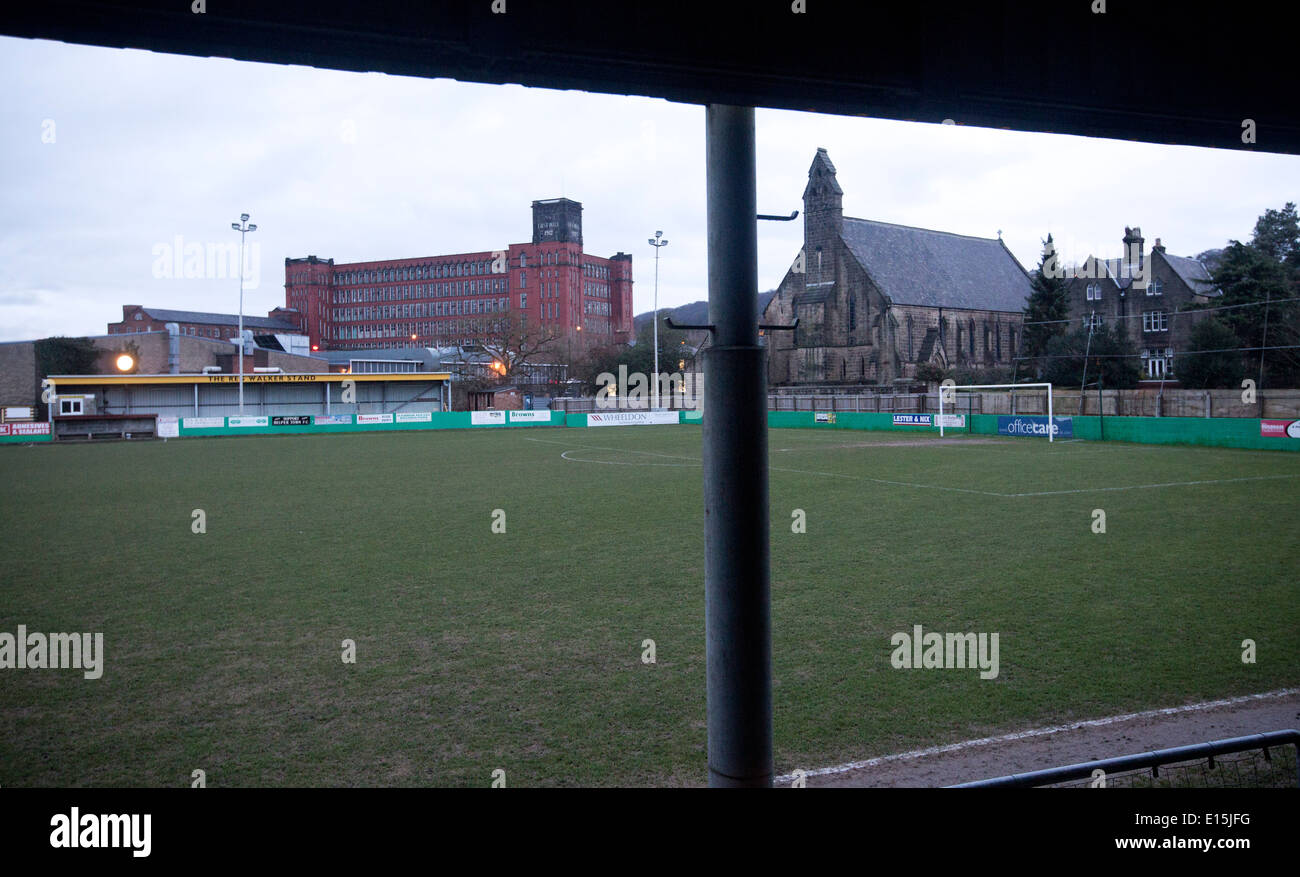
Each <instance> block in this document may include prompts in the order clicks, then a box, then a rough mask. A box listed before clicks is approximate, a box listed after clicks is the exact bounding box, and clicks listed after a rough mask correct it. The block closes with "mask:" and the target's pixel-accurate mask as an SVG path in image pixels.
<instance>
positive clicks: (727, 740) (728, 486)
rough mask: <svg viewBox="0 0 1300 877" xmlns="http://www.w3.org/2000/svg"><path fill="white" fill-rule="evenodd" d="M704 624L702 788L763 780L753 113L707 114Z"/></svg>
mask: <svg viewBox="0 0 1300 877" xmlns="http://www.w3.org/2000/svg"><path fill="white" fill-rule="evenodd" d="M705 135H706V136H705V152H706V180H707V190H708V259H709V322H710V323H711V324H713V325H714V326H715V327H716V330H715V331H716V334H715V336H714V339H713V341H714V343H713V344H712V345H711V346H710V347H709V348H708V349H707V353H706V355H705V359H704V363H705V366H704V379H705V398H706V399H708V400H709V401H708V410H707V411H706V412H705V415H704V429H703V432H704V435H703V439H704V532H705V563H704V568H705V581H704V626H705V642H706V646H705V651H706V655H707V676H708V728H709V752H708V755H709V785H710V786H712V787H715V788H719V787H760V788H769V787H771V785H772V774H773V770H772V767H773V764H772V630H771V611H770V599H769V589H770V583H769V575H770V569H769V550H770V546H769V544H768V535H769V534H768V493H767V466H768V459H767V411H766V396H767V374H766V371H765V368H764V366H765V348H763V347H760V346H759V344H758V308H757V296H758V222H757V219H756V218H755V217H756V216H757V212H758V211H757V200H756V194H755V193H756V185H757V177H756V173H757V170H756V169H757V165H756V162H755V153H754V110H753V108H752V107H732V106H723V105H717V104H710V105H709V106H708V107H707V108H706V109H705Z"/></svg>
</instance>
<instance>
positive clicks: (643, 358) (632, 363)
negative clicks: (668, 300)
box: [578, 308, 695, 385]
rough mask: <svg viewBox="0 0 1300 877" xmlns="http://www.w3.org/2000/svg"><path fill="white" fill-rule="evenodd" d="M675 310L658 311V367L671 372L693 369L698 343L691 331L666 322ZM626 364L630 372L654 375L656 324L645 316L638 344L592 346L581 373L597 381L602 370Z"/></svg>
mask: <svg viewBox="0 0 1300 877" xmlns="http://www.w3.org/2000/svg"><path fill="white" fill-rule="evenodd" d="M671 313H672V311H671V309H669V308H664V309H662V310H660V311H659V321H660V322H659V371H660V373H662V374H672V373H674V372H679V371H682V369H683V368H685V369H686V370H688V371H689V370H691V369H692V368H693V366H694V363H695V347H694V345H692V344H691V340H690V337H689V334H688V333H687V332H684V331H682V330H680V329H669V328H668V327H667V326H665V325H664V324H663V318H664V317H665V316H668V315H670V314H671ZM620 365H621V366H624V367H625V368H626V369H627V372H628V374H635V373H636V372H640V373H642V374H644V375H651V374H653V372H654V368H655V356H654V325H653V323H652V321H650V320H646V321H645V322H643V323H642V324H641V326H639V327H638V328H637V333H636V344H634V345H631V346H628V345H625V344H618V345H612V346H609V347H604V348H596V349H593V350H592V351H591V353H590V355H589V356H588V358H587V361H586V362H585V363H583V364H582V370H581V372H579V373H578V374H579V376H580V377H582V378H583V379H584V380H585V381H587V382H588V383H589V384H593V385H594V384H597V383H599V381H598V380H597V378H599V377H600V375H601V374H606V373H608V374H612V375H617V374H618V369H619V366H620Z"/></svg>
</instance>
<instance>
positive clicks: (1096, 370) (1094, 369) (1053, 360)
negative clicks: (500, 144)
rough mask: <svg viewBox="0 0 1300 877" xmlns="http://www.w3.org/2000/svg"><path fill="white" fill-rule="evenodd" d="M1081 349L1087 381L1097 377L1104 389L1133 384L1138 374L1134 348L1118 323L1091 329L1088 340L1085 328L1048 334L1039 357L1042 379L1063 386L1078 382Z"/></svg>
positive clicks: (1082, 374)
mask: <svg viewBox="0 0 1300 877" xmlns="http://www.w3.org/2000/svg"><path fill="white" fill-rule="evenodd" d="M1085 351H1086V352H1087V362H1086V380H1087V382H1088V383H1089V384H1092V383H1095V382H1096V381H1097V379H1098V378H1100V379H1101V382H1102V386H1104V387H1105V388H1106V389H1108V390H1124V389H1130V388H1132V387H1136V386H1137V384H1138V380H1139V379H1140V378H1141V376H1142V370H1141V368H1140V367H1139V366H1138V362H1137V358H1136V357H1137V350H1136V349H1135V348H1134V347H1133V342H1132V341H1131V340H1130V339H1129V337H1128V335H1127V334H1126V333H1125V332H1124V331H1123V330H1122V329H1120V328H1119V327H1118V326H1103V327H1101V328H1097V329H1093V330H1092V339H1091V341H1090V340H1089V339H1088V330H1087V329H1086V328H1083V329H1076V330H1075V331H1073V332H1070V333H1068V334H1063V335H1058V336H1056V337H1055V338H1052V339H1051V340H1050V341H1049V342H1048V343H1047V351H1046V354H1045V355H1044V357H1043V375H1044V380H1047V381H1050V382H1051V383H1053V384H1056V385H1059V386H1061V387H1064V388H1071V387H1078V386H1080V385H1081V384H1082V383H1083V382H1084V380H1085V361H1084V352H1085Z"/></svg>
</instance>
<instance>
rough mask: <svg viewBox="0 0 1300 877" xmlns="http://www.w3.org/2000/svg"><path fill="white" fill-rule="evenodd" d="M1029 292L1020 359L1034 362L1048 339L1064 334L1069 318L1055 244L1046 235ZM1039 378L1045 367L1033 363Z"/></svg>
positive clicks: (1062, 272) (1065, 288) (1064, 285)
mask: <svg viewBox="0 0 1300 877" xmlns="http://www.w3.org/2000/svg"><path fill="white" fill-rule="evenodd" d="M1030 285H1031V286H1032V287H1033V292H1031V293H1030V294H1029V300H1028V302H1026V304H1025V325H1024V329H1023V330H1022V332H1021V341H1020V351H1019V355H1020V356H1021V357H1027V358H1030V359H1034V358H1036V357H1040V356H1042V355H1043V354H1044V353H1046V352H1047V348H1048V346H1049V345H1050V343H1051V341H1052V339H1054V338H1059V337H1061V336H1062V335H1064V334H1065V332H1066V329H1067V327H1068V326H1069V324H1068V323H1066V322H1064V321H1065V320H1067V319H1068V318H1069V316H1070V302H1069V298H1068V296H1067V287H1066V282H1065V272H1064V271H1063V270H1062V268H1061V264H1060V261H1059V259H1058V257H1057V253H1056V245H1055V244H1054V243H1052V236H1051V235H1050V234H1049V235H1048V236H1047V240H1046V241H1044V242H1043V255H1042V257H1041V258H1040V259H1039V260H1038V267H1037V268H1036V269H1035V270H1034V273H1033V274H1032V275H1031V276H1030ZM1031 367H1033V368H1035V369H1036V370H1037V372H1038V373H1039V375H1040V376H1041V374H1042V373H1043V369H1044V368H1045V367H1046V364H1045V363H1043V362H1035V363H1034V364H1033V365H1032V366H1031Z"/></svg>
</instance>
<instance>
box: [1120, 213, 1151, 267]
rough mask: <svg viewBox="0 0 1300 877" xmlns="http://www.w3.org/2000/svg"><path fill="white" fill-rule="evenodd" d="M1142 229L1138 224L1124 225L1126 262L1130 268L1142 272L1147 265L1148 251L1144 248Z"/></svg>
mask: <svg viewBox="0 0 1300 877" xmlns="http://www.w3.org/2000/svg"><path fill="white" fill-rule="evenodd" d="M1142 244H1143V239H1142V229H1140V228H1138V227H1137V226H1136V225H1135V226H1133V227H1132V228H1129V227H1128V226H1125V227H1124V264H1125V265H1128V266H1129V268H1130V269H1133V268H1136V270H1137V271H1138V272H1141V271H1142V269H1143V267H1145V265H1146V252H1145V251H1144V249H1143V246H1142Z"/></svg>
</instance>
